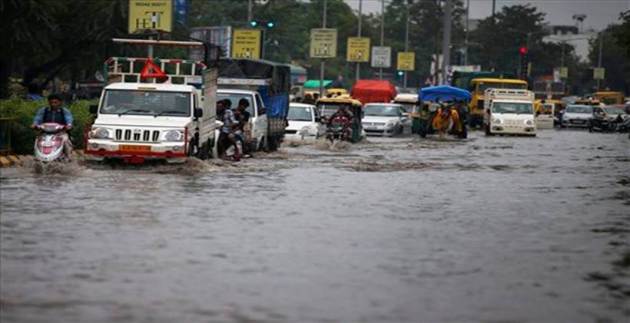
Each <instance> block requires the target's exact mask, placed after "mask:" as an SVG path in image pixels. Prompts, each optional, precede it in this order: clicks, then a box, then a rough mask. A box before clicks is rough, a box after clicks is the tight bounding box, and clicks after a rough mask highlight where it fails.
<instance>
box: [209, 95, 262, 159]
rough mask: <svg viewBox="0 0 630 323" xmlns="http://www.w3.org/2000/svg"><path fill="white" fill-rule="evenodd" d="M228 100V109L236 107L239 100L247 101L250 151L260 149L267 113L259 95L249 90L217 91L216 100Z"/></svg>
mask: <svg viewBox="0 0 630 323" xmlns="http://www.w3.org/2000/svg"><path fill="white" fill-rule="evenodd" d="M225 99H227V100H230V107H231V108H232V109H234V108H236V107H237V106H238V102H239V101H240V100H241V99H245V100H247V102H248V103H249V106H248V107H247V112H249V116H250V118H249V129H251V130H250V133H249V134H246V135H247V136H248V137H249V139H250V140H249V142H250V145H251V148H252V149H251V150H254V151H255V150H259V149H262V148H263V146H264V143H265V140H266V138H265V136H266V135H267V128H268V124H267V113H266V109H265V105H264V102H263V100H262V98H261V97H260V93H258V92H257V91H250V90H239V89H218V90H217V100H218V101H220V100H225Z"/></svg>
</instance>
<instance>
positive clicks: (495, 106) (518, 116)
mask: <svg viewBox="0 0 630 323" xmlns="http://www.w3.org/2000/svg"><path fill="white" fill-rule="evenodd" d="M483 126H484V129H485V132H486V135H487V136H492V135H496V134H501V135H504V134H507V135H525V136H536V121H535V119H534V92H532V91H529V90H524V89H500V88H490V89H486V91H485V95H484V114H483Z"/></svg>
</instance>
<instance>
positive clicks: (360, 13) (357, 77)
mask: <svg viewBox="0 0 630 323" xmlns="http://www.w3.org/2000/svg"><path fill="white" fill-rule="evenodd" d="M362 20H363V0H359V26H358V28H357V37H361V21H362ZM360 78H361V62H357V70H356V77H355V79H356V80H357V81H358V80H359V79H360Z"/></svg>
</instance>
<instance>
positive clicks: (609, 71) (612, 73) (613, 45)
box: [585, 25, 630, 93]
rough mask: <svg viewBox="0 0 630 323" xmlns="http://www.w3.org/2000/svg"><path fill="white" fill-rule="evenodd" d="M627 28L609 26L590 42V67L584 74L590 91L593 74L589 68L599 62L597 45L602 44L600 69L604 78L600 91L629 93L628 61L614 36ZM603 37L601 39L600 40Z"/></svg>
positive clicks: (629, 75) (629, 63)
mask: <svg viewBox="0 0 630 323" xmlns="http://www.w3.org/2000/svg"><path fill="white" fill-rule="evenodd" d="M624 28H627V27H624V26H623V25H610V26H608V28H606V29H605V30H604V31H603V32H601V33H600V34H599V35H598V36H597V37H596V38H594V39H592V40H591V42H590V49H589V55H588V57H589V60H590V63H591V64H590V66H589V68H588V73H585V74H586V75H585V76H586V77H587V80H586V81H590V82H589V83H590V85H591V89H592V90H596V89H595V88H594V86H595V82H594V81H592V78H593V72H592V69H591V68H590V67H593V66H597V64H598V60H599V43H600V39H601V40H603V42H602V45H603V46H602V67H603V68H605V69H606V78H605V80H603V81H602V83H601V84H600V86H601V88H602V89H606V88H608V89H610V90H615V91H622V92H624V93H630V61H629V60H628V56H626V55H627V54H628V53H627V52H626V51H627V50H626V49H625V48H624V47H622V46H623V43H622V44H619V43H618V42H617V39H618V38H616V35H619V34H623V29H624ZM602 37H603V39H602Z"/></svg>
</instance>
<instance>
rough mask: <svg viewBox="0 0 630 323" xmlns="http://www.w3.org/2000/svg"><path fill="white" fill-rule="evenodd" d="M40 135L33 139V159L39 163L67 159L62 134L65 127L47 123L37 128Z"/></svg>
mask: <svg viewBox="0 0 630 323" xmlns="http://www.w3.org/2000/svg"><path fill="white" fill-rule="evenodd" d="M37 129H38V130H40V131H41V133H40V134H39V135H38V136H37V138H35V147H34V151H35V159H36V160H38V161H41V162H46V163H49V162H53V161H57V160H63V159H67V158H68V156H66V152H65V151H64V150H65V149H64V147H65V144H66V142H65V140H67V139H64V136H62V134H63V133H64V132H65V131H66V126H64V125H62V124H59V123H54V122H47V123H42V124H41V125H39V126H37Z"/></svg>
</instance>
